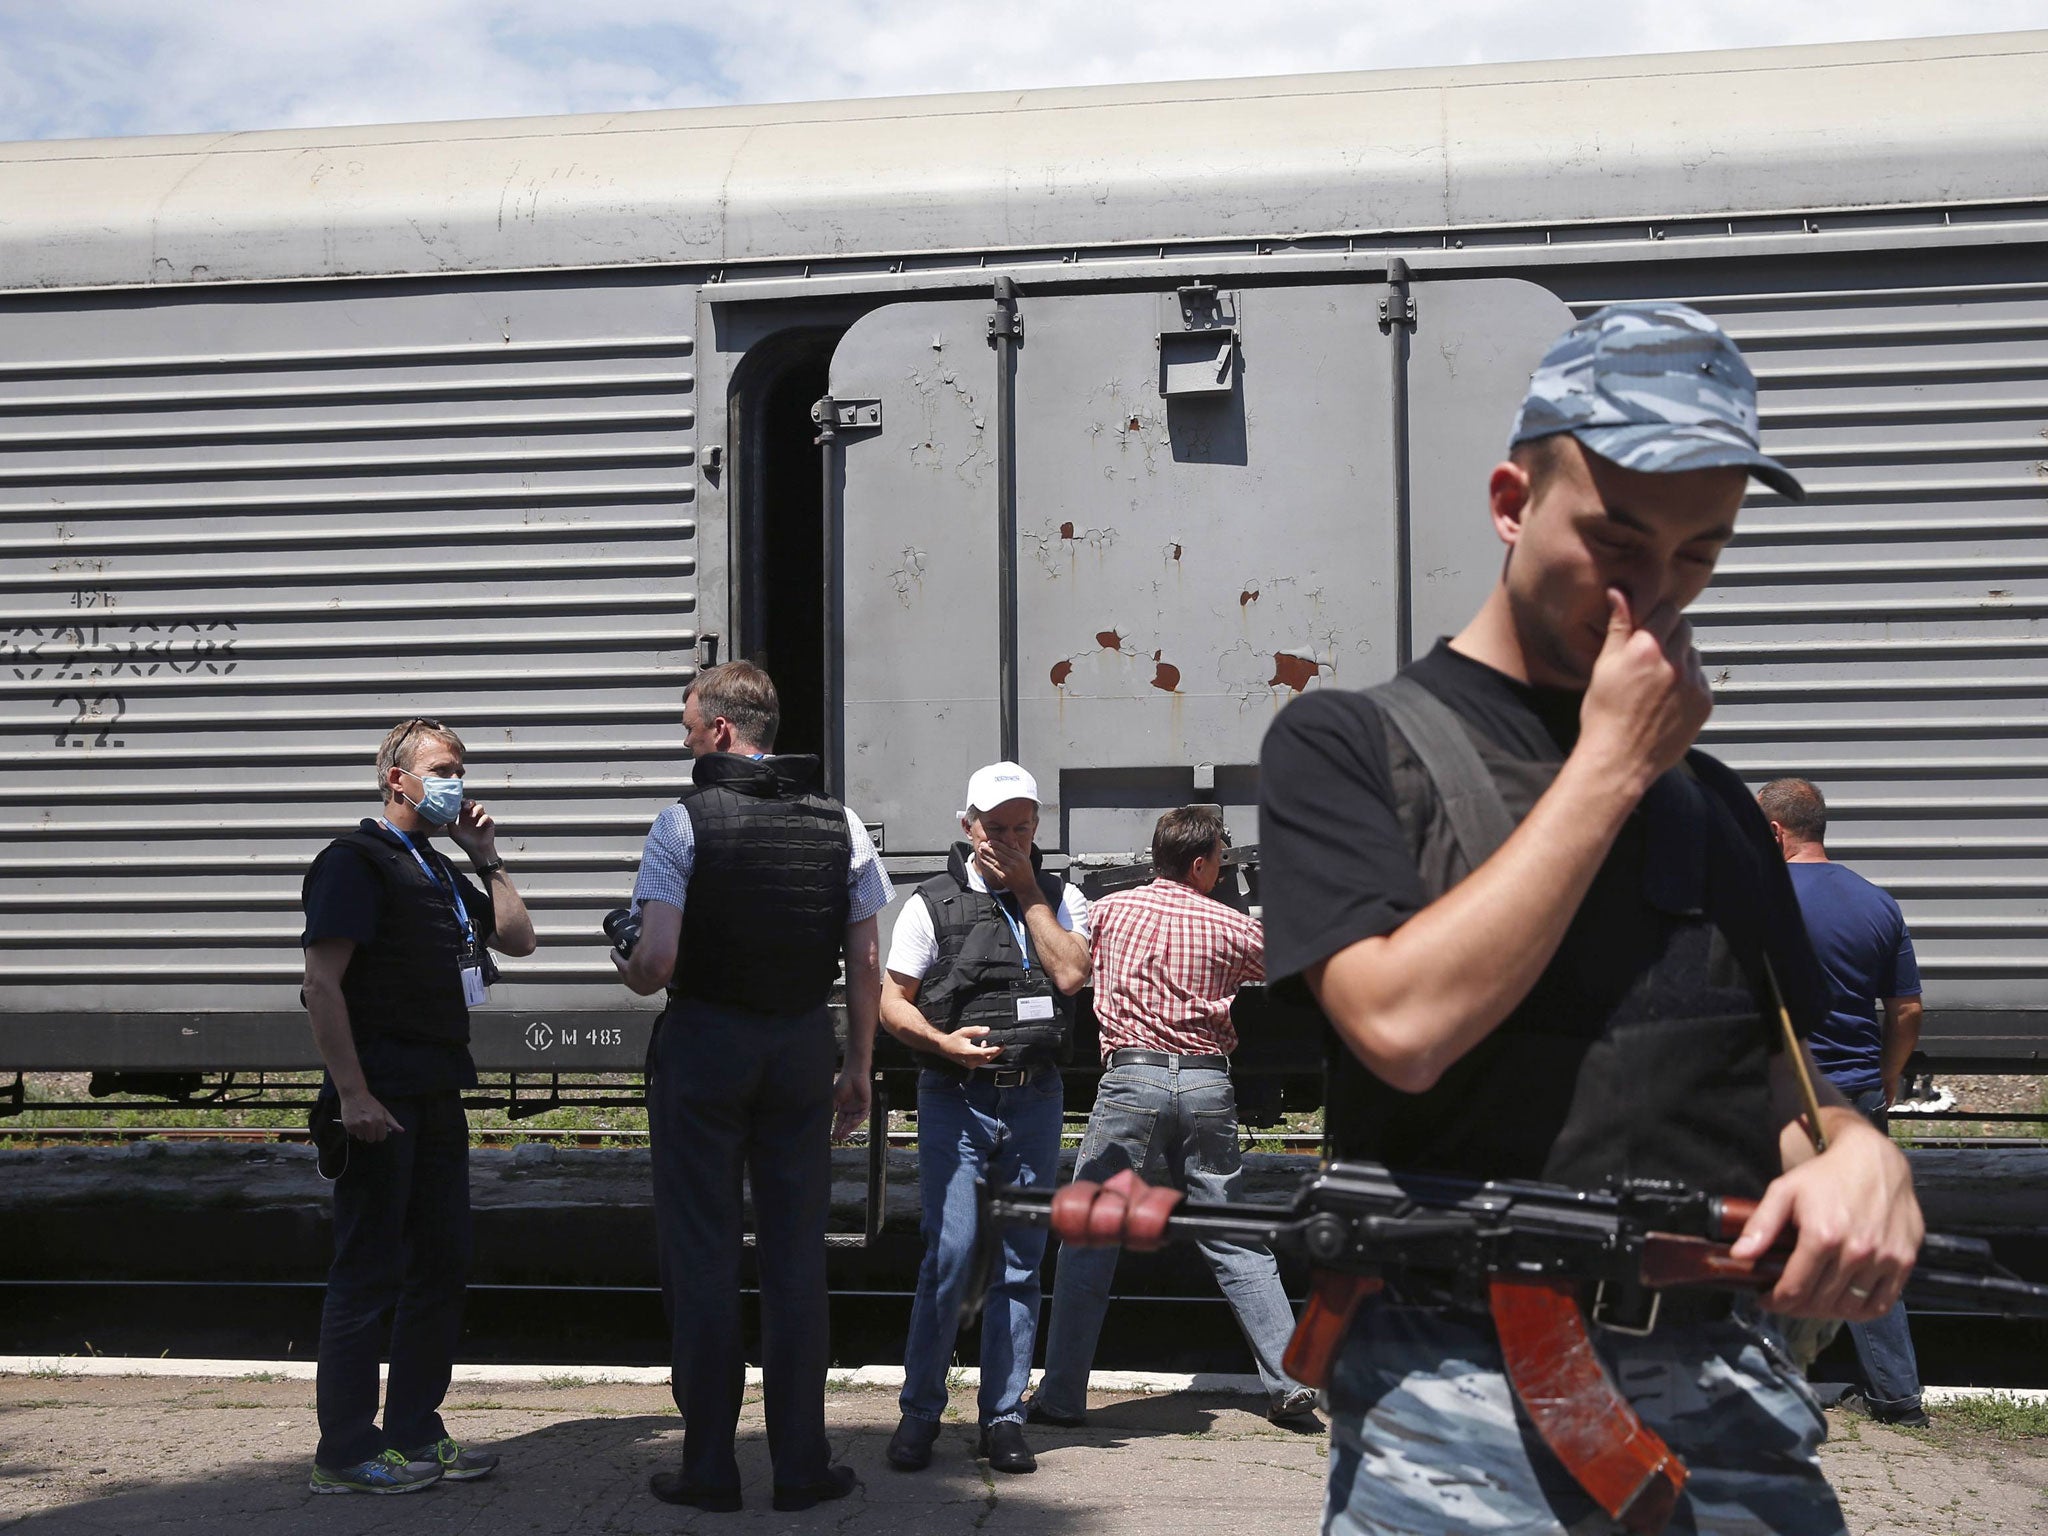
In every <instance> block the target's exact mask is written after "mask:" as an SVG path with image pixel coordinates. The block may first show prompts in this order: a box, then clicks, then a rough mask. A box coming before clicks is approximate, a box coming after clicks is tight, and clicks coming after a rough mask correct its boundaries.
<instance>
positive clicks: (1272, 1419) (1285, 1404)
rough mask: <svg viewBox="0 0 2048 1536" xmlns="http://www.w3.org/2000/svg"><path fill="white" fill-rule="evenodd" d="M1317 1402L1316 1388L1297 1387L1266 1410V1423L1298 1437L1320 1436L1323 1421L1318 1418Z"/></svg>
mask: <svg viewBox="0 0 2048 1536" xmlns="http://www.w3.org/2000/svg"><path fill="white" fill-rule="evenodd" d="M1317 1401H1318V1399H1317V1396H1316V1390H1315V1388H1314V1387H1297V1388H1296V1389H1295V1390H1294V1391H1292V1392H1290V1393H1288V1394H1287V1395H1286V1396H1285V1397H1283V1398H1281V1399H1280V1401H1279V1402H1277V1403H1274V1404H1273V1405H1272V1406H1270V1407H1269V1408H1267V1409H1266V1422H1267V1423H1269V1424H1275V1425H1278V1426H1279V1427H1280V1428H1281V1429H1285V1430H1289V1431H1291V1432H1292V1433H1294V1434H1297V1435H1320V1434H1321V1433H1322V1432H1323V1421H1322V1420H1321V1419H1319V1418H1318V1417H1316V1403H1317Z"/></svg>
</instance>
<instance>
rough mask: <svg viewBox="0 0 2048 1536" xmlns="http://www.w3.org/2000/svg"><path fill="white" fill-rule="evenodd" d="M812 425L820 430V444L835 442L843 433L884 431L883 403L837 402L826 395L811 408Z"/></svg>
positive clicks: (818, 438) (876, 401)
mask: <svg viewBox="0 0 2048 1536" xmlns="http://www.w3.org/2000/svg"><path fill="white" fill-rule="evenodd" d="M811 423H812V425H814V426H815V427H817V429H818V435H817V437H816V438H815V439H814V441H815V442H818V443H829V442H832V441H834V440H835V439H836V438H837V437H838V436H839V434H840V433H842V432H879V431H881V430H882V402H881V401H879V400H835V399H833V398H832V397H831V396H830V395H826V396H825V397H824V398H823V399H821V400H819V401H818V403H817V404H815V405H813V406H812V407H811Z"/></svg>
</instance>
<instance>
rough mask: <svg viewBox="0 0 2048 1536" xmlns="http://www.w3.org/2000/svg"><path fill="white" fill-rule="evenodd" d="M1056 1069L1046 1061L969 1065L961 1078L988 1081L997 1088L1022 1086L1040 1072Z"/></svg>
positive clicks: (965, 1080) (968, 1081)
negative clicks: (990, 1065) (1007, 1065)
mask: <svg viewBox="0 0 2048 1536" xmlns="http://www.w3.org/2000/svg"><path fill="white" fill-rule="evenodd" d="M1056 1070H1057V1068H1055V1067H1053V1066H1051V1065H1049V1064H1048V1063H1045V1062H1038V1063H1035V1064H1027V1065H1025V1066H1021V1067H968V1068H966V1069H965V1070H964V1071H962V1072H961V1074H960V1080H961V1081H962V1082H967V1083H987V1084H989V1085H990V1086H991V1087H996V1088H1022V1087H1023V1086H1024V1085H1025V1084H1026V1083H1028V1082H1030V1081H1031V1080H1032V1079H1033V1078H1034V1077H1036V1076H1038V1074H1039V1073H1041V1072H1052V1071H1056Z"/></svg>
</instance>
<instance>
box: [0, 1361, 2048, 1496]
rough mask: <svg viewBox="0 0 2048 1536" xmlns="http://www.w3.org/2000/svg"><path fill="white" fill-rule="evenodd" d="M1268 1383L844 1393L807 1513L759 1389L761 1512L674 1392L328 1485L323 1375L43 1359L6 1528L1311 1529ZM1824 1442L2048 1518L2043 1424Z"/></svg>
mask: <svg viewBox="0 0 2048 1536" xmlns="http://www.w3.org/2000/svg"><path fill="white" fill-rule="evenodd" d="M1260 1407H1261V1403H1260V1400H1259V1399H1258V1398H1256V1397H1248V1396H1245V1395H1242V1394H1235V1393H1231V1394H1224V1393H1208V1392H1198V1391H1182V1392H1173V1393H1152V1394H1142V1395H1141V1394H1132V1393H1127V1392H1098V1393H1095V1394H1094V1395H1093V1396H1092V1397H1091V1406H1090V1422H1089V1424H1088V1425H1087V1427H1085V1428H1083V1429H1079V1430H1070V1431H1053V1430H1045V1429H1036V1428H1034V1429H1033V1430H1031V1431H1030V1434H1031V1437H1032V1442H1033V1444H1034V1446H1035V1447H1036V1448H1037V1450H1038V1451H1039V1470H1038V1471H1037V1472H1036V1473H1035V1474H1033V1475H1030V1476H1024V1477H1011V1476H1003V1475H999V1474H992V1473H990V1472H989V1471H988V1470H987V1469H986V1468H985V1467H984V1466H983V1465H982V1464H981V1463H979V1462H977V1461H975V1460H973V1448H974V1406H973V1400H972V1392H971V1389H967V1388H962V1389H961V1390H957V1391H956V1392H955V1394H954V1400H953V1406H952V1409H951V1411H950V1413H949V1416H948V1418H949V1422H948V1426H947V1429H946V1431H945V1433H944V1435H943V1437H942V1438H941V1441H940V1444H939V1447H938V1454H937V1457H936V1459H935V1460H934V1462H933V1465H932V1467H931V1468H930V1470H928V1471H926V1472H923V1473H918V1474H914V1475H906V1474H903V1473H898V1472H893V1471H891V1470H890V1469H889V1467H888V1466H887V1464H886V1463H885V1462H884V1460H883V1457H882V1450H883V1446H884V1444H885V1443H886V1441H887V1439H888V1436H889V1432H890V1430H891V1429H892V1428H893V1427H894V1425H895V1422H896V1400H895V1393H894V1392H893V1391H892V1390H889V1389H888V1388H885V1387H872V1386H848V1387H843V1388H839V1389H837V1390H834V1391H833V1392H832V1394H831V1396H830V1399H829V1402H828V1404H827V1418H828V1423H829V1424H830V1425H831V1428H832V1432H833V1439H834V1450H835V1454H836V1455H837V1457H838V1458H839V1459H840V1460H842V1461H845V1462H847V1463H849V1464H851V1465H852V1466H853V1467H854V1468H855V1470H856V1471H857V1472H858V1473H859V1474H860V1476H861V1478H862V1487H861V1488H860V1489H859V1490H857V1491H856V1492H855V1493H854V1495H853V1496H852V1497H851V1498H849V1499H847V1500H845V1501H844V1502H843V1503H837V1504H826V1505H820V1506H818V1507H817V1508H816V1509H814V1510H811V1511H808V1512H806V1513H803V1514H795V1515H781V1514H775V1513H773V1512H772V1511H771V1510H769V1508H768V1507H767V1504H768V1501H767V1491H768V1488H767V1482H768V1468H767V1456H766V1447H765V1442H764V1439H763V1430H762V1424H761V1414H760V1406H759V1393H758V1391H750V1392H749V1394H748V1406H747V1409H746V1412H745V1415H744V1417H743V1419H742V1421H741V1428H740V1434H741V1451H740V1458H741V1466H742V1469H743V1471H744V1473H745V1476H746V1488H745V1492H746V1496H747V1499H748V1508H747V1509H746V1510H745V1511H743V1512H742V1513H740V1514H737V1515H711V1514H702V1513H699V1512H697V1511H694V1510H690V1509H683V1508H675V1507H672V1506H669V1505H664V1504H660V1503H657V1502H656V1501H655V1500H654V1499H652V1498H651V1497H649V1495H648V1494H647V1491H646V1483H647V1477H648V1474H649V1473H651V1472H654V1471H657V1470H660V1469H663V1468H666V1467H672V1466H674V1464H675V1462H676V1459H677V1457H678V1456H679V1454H680V1450H681V1443H682V1425H681V1421H680V1420H679V1419H678V1418H677V1416H676V1414H675V1410H674V1407H673V1405H672V1404H671V1402H670V1400H669V1397H668V1393H667V1391H666V1389H665V1388H663V1387H661V1386H659V1385H655V1384H651V1383H647V1382H644V1381H642V1382H631V1383H628V1382H618V1381H594V1380H591V1379H588V1378H585V1377H580V1376H577V1375H574V1374H569V1373H564V1374H562V1375H559V1376H551V1377H547V1378H545V1379H543V1380H541V1381H537V1382H505V1381H493V1382H480V1383H479V1382H470V1383H464V1382H458V1384H457V1385H456V1387H455V1388H454V1390H453V1391H452V1392H451V1393H450V1396H449V1406H448V1419H449V1423H450V1427H451V1429H452V1430H453V1432H454V1433H455V1434H456V1435H457V1436H458V1437H460V1438H463V1439H465V1440H470V1441H474V1442H476V1443H478V1444H484V1445H489V1446H491V1447H493V1448H495V1449H497V1450H498V1451H500V1452H501V1453H502V1454H503V1455H504V1458H505V1460H504V1465H503V1466H502V1467H501V1469H500V1470H499V1472H498V1473H497V1474H496V1475H495V1476H493V1477H491V1478H489V1479H487V1480H485V1481H482V1482H477V1483H470V1484H463V1485H443V1486H439V1487H434V1488H430V1489H427V1490H426V1491H425V1492H422V1493H419V1494H416V1495H408V1496H405V1497H402V1498H333V1497H326V1498H322V1497H315V1496H313V1495H312V1494H310V1493H308V1492H307V1490H306V1474H307V1471H308V1465H309V1457H310V1447H311V1445H312V1442H313V1438H314V1425H313V1387H312V1383H311V1382H309V1381H305V1380H296V1379H282V1380H281V1379H274V1378H270V1377H269V1375H268V1373H261V1372H258V1373H251V1374H249V1375H244V1376H240V1377H234V1376H223V1377H215V1378H200V1379H193V1378H184V1379H180V1378H164V1377H130V1376H85V1377H80V1376H72V1375H57V1374H49V1373H42V1374H38V1373H26V1374H15V1375H6V1376H0V1531H5V1532H8V1533H10V1536H45V1533H48V1536H58V1533H65V1536H71V1533H76V1536H141V1533H144V1532H147V1533H150V1536H215V1533H218V1532H223V1531H252V1532H261V1533H263V1536H313V1533H318V1536H359V1533H360V1536H369V1533H372V1532H374V1533H377V1536H411V1533H416V1532H417V1533H432V1536H442V1533H458V1532H463V1533H466V1532H472V1531H474V1532H479V1533H482V1532H489V1533H491V1536H526V1533H535V1536H538V1533H543V1532H545V1533H556V1532H568V1531H574V1532H577V1533H579V1536H583V1533H591V1536H629V1533H649V1536H654V1533H664V1536H665V1533H670V1532H675V1531H678V1530H693V1531H694V1530H704V1531H714V1532H715V1531H721V1530H723V1531H732V1532H742V1533H743V1532H746V1531H751V1530H755V1529H760V1528H762V1526H763V1523H764V1522H773V1528H774V1529H776V1530H778V1531H780V1530H785V1529H786V1530H790V1531H795V1532H799V1533H801V1532H804V1531H811V1530H816V1531H832V1532H835V1533H839V1532H844V1533H848V1536H857V1533H862V1532H875V1533H877V1536H926V1533H933V1536H937V1533H951V1532H955V1531H957V1532H961V1533H973V1532H984V1533H997V1536H1000V1533H1002V1532H1004V1531H1016V1532H1019V1533H1020V1536H1021V1533H1023V1532H1030V1533H1033V1536H1097V1533H1101V1536H1110V1533H1131V1532H1162V1533H1171V1536H1209V1533H1212V1532H1213V1533H1216V1536H1305V1533H1309V1532H1313V1531H1314V1530H1315V1529H1316V1528H1317V1525H1318V1523H1319V1517H1320V1511H1321V1503H1322V1490H1323V1479H1324V1474H1325V1469H1326V1466H1327V1462H1326V1459H1325V1458H1326V1455H1327V1441H1326V1439H1325V1438H1324V1437H1321V1436H1303V1435H1298V1434H1293V1433H1289V1432H1287V1431H1284V1430H1280V1429H1276V1428H1274V1427H1273V1426H1271V1425H1269V1424H1268V1423H1267V1422H1266V1421H1265V1419H1264V1417H1263V1416H1262V1415H1261V1413H1260V1412H1259V1409H1260ZM1829 1419H1830V1433H1831V1438H1830V1441H1829V1444H1828V1446H1827V1447H1826V1449H1825V1450H1824V1452H1823V1457H1824V1459H1825V1461H1826V1464H1827V1467H1828V1471H1829V1475H1830V1476H1831V1477H1832V1478H1833V1479H1834V1481H1835V1484H1836V1487H1837V1488H1838V1489H1839V1490H1840V1491H1841V1493H1842V1497H1843V1503H1844V1506H1845V1507H1846V1508H1847V1510H1848V1511H1849V1524H1850V1529H1851V1530H1852V1531H1854V1532H1855V1533H1857V1536H1894V1533H1896V1536H1908V1533H1910V1536H1943V1533H1949V1532H1955V1533H1972V1536H1975V1533H2000V1536H2003V1533H2012V1536H2039V1533H2040V1532H2041V1531H2043V1530H2044V1529H2048V1441H2043V1440H2020V1441H2013V1440H2002V1439H1996V1438H1993V1437H1992V1436H1990V1435H1988V1434H1983V1433H1975V1432H1969V1431H1961V1430H1956V1429H1949V1430H1944V1429H1942V1428H1941V1427H1940V1424H1939V1419H1938V1418H1937V1427H1936V1428H1935V1429H1934V1430H1932V1431H1923V1432H1909V1431H1904V1430H1897V1429H1890V1428H1886V1427H1883V1426H1880V1425H1876V1424H1873V1423H1871V1422H1870V1421H1869V1420H1867V1419H1862V1418H1858V1417H1856V1416H1853V1415H1851V1414H1848V1413H1846V1412H1843V1411H1840V1410H1836V1411H1833V1412H1831V1413H1830V1415H1829Z"/></svg>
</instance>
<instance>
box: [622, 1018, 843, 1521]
mask: <svg viewBox="0 0 2048 1536" xmlns="http://www.w3.org/2000/svg"><path fill="white" fill-rule="evenodd" d="M837 1057H838V1047H837V1045H836V1043H835V1042H834V1040H833V1038H832V1023H831V1016H830V1014H829V1013H828V1012H827V1011H826V1010H825V1009H823V1008H819V1009H818V1010H817V1011H816V1012H814V1013H809V1014H805V1015H803V1016H801V1017H798V1018H789V1019H771V1018H764V1017H762V1016H760V1015H758V1014H748V1013H741V1012H738V1011H736V1010H732V1009H726V1008H720V1007H716V1006H713V1005H711V1004H708V1003H696V1002H681V1003H672V1004H671V1005H670V1007H669V1009H668V1011H667V1012H666V1013H664V1014H663V1015H662V1017H661V1023H660V1024H659V1025H658V1026H657V1033H656V1036H655V1040H654V1044H653V1049H652V1050H651V1051H650V1053H649V1061H650V1063H651V1067H652V1070H651V1074H650V1076H649V1077H648V1080H647V1115H648V1127H649V1130H650V1132H651V1135H650V1141H651V1143H652V1146H653V1154H654V1225H655V1237H656V1240H657V1242H658V1243H659V1245H660V1257H661V1290H662V1300H663V1302H664V1304H665V1305H666V1307H667V1309H668V1322H669V1334H670V1338H671V1340H672V1353H671V1362H672V1366H673V1372H672V1378H671V1380H672V1385H673V1387H674V1390H675V1398H676V1407H677V1408H679V1409H680V1410H682V1415H683V1467H682V1471H683V1478H684V1480H685V1481H686V1482H688V1483H689V1484H691V1485H692V1486H693V1487H696V1488H702V1489H714V1490H719V1491H730V1492H737V1491H738V1489H739V1486H740V1469H739V1462H738V1461H737V1459H736V1458H735V1456H734V1454H733V1436H734V1432H735V1430H736V1428H737V1426H738V1424H739V1416H740V1401H741V1396H742V1394H743V1392H744V1389H745V1385H746V1360H745V1357H744V1355H743V1354H742V1351H741V1345H740V1257H741V1253H742V1250H743V1246H744V1245H743V1231H742V1221H743V1214H744V1213H743V1208H742V1204H741V1194H740V1179H741V1174H742V1172H744V1173H745V1175H746V1178H747V1179H748V1180H749V1181H750V1182H751V1183H752V1185H753V1191H754V1245H755V1248H754V1252H755V1258H756V1261H757V1262H756V1268H757V1270H758V1271H759V1274H760V1280H761V1357H762V1370H763V1375H764V1378H765V1391H764V1396H763V1404H762V1406H763V1408H764V1410H765V1412H766V1415H767V1419H768V1454H769V1458H770V1460H771V1461H772V1462H773V1463H774V1467H775V1482H776V1485H777V1486H779V1487H797V1486H800V1485H803V1484H807V1483H813V1482H816V1481H817V1480H818V1479H820V1478H822V1477H823V1476H824V1475H825V1469H826V1467H827V1465H828V1464H829V1462H830V1453H829V1447H828V1446H827V1444H826V1441H825V1368H826V1366H827V1364H828V1363H829V1362H830V1352H831V1342H830V1337H829V1333H828V1326H829V1325H828V1299H827V1295H826V1288H825V1223H826V1218H827V1217H828V1215H829V1214H830V1210H831V1194H832V1077H833V1071H834V1068H835V1066H836V1065H837Z"/></svg>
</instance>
